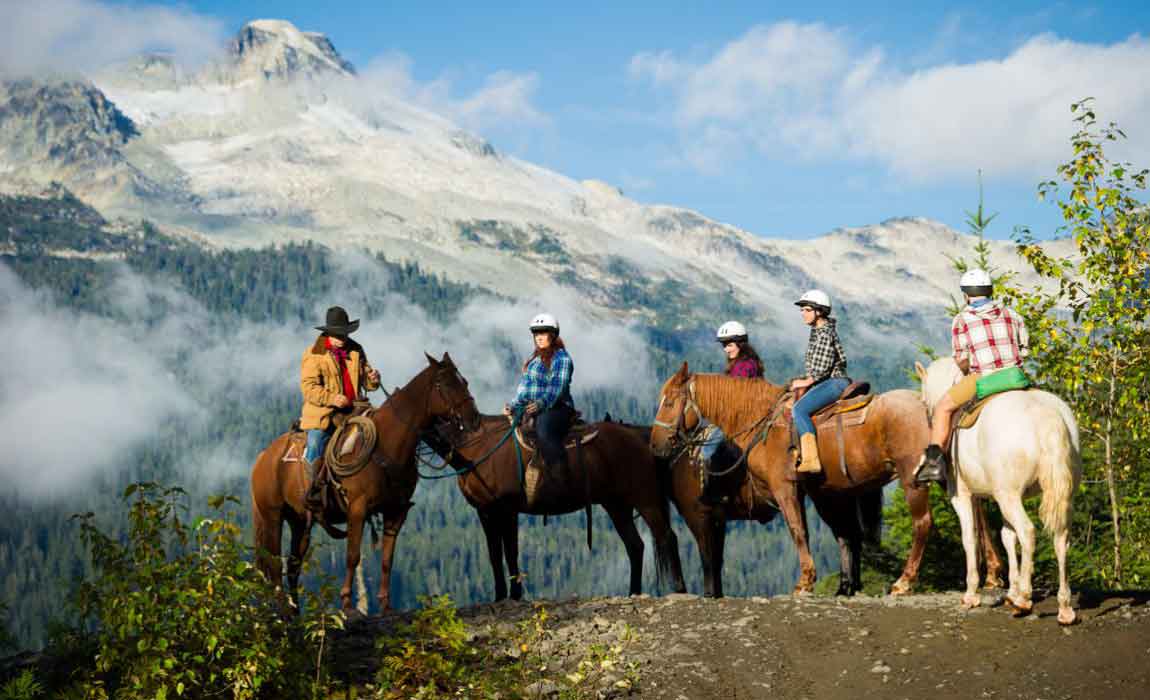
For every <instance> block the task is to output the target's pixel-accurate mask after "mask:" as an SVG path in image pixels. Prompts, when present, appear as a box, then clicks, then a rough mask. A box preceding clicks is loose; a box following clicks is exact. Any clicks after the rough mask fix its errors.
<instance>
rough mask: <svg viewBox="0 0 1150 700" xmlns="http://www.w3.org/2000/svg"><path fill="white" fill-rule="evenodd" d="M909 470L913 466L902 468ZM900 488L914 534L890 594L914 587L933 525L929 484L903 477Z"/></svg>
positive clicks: (896, 593)
mask: <svg viewBox="0 0 1150 700" xmlns="http://www.w3.org/2000/svg"><path fill="white" fill-rule="evenodd" d="M911 472H913V468H911V469H910V470H905V469H904V470H903V473H906V474H909V473H911ZM902 489H903V493H904V494H905V495H906V505H907V508H908V510H910V518H911V522H912V523H913V528H914V536H913V539H912V541H911V545H910V551H909V552H908V553H907V555H906V564H905V565H904V566H903V569H902V575H901V576H899V577H898V580H897V581H895V582H894V585H892V586H891V587H890V594H891V595H906V594H908V593H910V592H911V590H912V589H913V588H914V584H915V582H916V581H918V570H919V567H921V566H922V555H923V554H924V553H925V552H926V541H927V539H928V538H929V537H930V529H931V528H932V527H933V526H934V520H933V516H931V514H930V485H929V484H924V485H920V486H916V485H915V484H914V481H913V480H912V479H909V478H904V479H903V482H902Z"/></svg>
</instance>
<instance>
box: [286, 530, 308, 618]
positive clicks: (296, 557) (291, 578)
mask: <svg viewBox="0 0 1150 700" xmlns="http://www.w3.org/2000/svg"><path fill="white" fill-rule="evenodd" d="M287 521H288V527H290V528H291V550H290V551H289V552H288V563H287V579H288V593H289V594H290V595H291V599H292V603H293V604H294V605H295V606H296V608H297V609H298V608H299V573H300V570H301V569H302V568H303V562H304V559H305V558H306V557H307V550H308V549H309V548H310V547H311V527H309V523H308V522H307V519H306V518H301V517H300V516H297V515H292V516H291V517H289V518H288V519H287Z"/></svg>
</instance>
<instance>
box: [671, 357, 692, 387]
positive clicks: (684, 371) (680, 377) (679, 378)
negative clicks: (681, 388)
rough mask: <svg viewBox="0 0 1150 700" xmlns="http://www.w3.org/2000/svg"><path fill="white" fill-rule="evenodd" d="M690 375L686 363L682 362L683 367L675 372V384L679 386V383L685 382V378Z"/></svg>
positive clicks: (689, 369)
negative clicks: (677, 383)
mask: <svg viewBox="0 0 1150 700" xmlns="http://www.w3.org/2000/svg"><path fill="white" fill-rule="evenodd" d="M690 374H691V368H690V367H688V366H687V361H686V360H683V366H682V367H680V368H679V371H678V372H675V377H674V379H675V381H676V382H679V383H680V384H681V383H683V382H685V381H687V377H688V376H690Z"/></svg>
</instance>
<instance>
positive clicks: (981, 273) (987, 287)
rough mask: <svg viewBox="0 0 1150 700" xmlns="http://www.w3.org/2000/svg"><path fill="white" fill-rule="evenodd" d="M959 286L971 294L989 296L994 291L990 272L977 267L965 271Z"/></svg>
mask: <svg viewBox="0 0 1150 700" xmlns="http://www.w3.org/2000/svg"><path fill="white" fill-rule="evenodd" d="M958 287H959V289H961V290H962V291H963V293H964V294H967V295H969V296H972V297H988V296H990V293H991V292H992V291H994V282H993V281H991V279H990V273H988V272H987V271H986V270H980V269H978V268H977V267H976V268H973V269H970V270H967V271H966V272H964V273H963V275H962V279H960V280H959V281H958Z"/></svg>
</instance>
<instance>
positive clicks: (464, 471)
mask: <svg viewBox="0 0 1150 700" xmlns="http://www.w3.org/2000/svg"><path fill="white" fill-rule="evenodd" d="M517 427H519V416H514V417H513V418H512V419H511V426H510V427H509V428H508V429H507V432H506V433H504V434H503V437H501V438H499V442H497V443H495V446H494V447H492V448H491V449H490V450H488V451H487V453H486V454H484V455H483V456H482V457H480V458H479V459H477V460H475V461H470V460H469V463H468V465H467V466H466V467H464V468H463V469H455V470H452V471H451V472H448V473H445V474H424V473H423V472H419V477H420V478H421V479H450V478H451V477H457V476H463V475H464V474H470V473H471V472H473V471H475V470H476V469H477V468H478V467H479V465H481V464H483V463H484V462H486V461H487V460H488V459H490V458H491V456H492V455H494V454H495V453H496V452H497V451H498V450H499V448H500V447H503V445H504V443H506V442H507V441H508V440H509V439H510V438H511V436H512V435H514V434H515V429H516V428H517ZM480 432H481V433H482V435H486V432H485V431H480ZM482 435H481V436H479V437H476V438H474V439H473V440H471V441H469V442H465V443H461V444H460V445H459V446H458V447H456V446H455V445H451V452H450V453H449V455H451V454H454V453H456V452H458V451H459V450H460V448H463V447H466V446H467V445H470V444H472V443H474V442H478V441H479V440H480V437H482ZM434 449H435V448H432V450H433V451H434ZM515 452H516V454H517V455H518V457H519V464H520V467H521V469H520V471H522V465H523V453H522V451H521V450H520V449H519V443H518V442H517V443H516V448H515ZM436 454H439V453H438V452H436ZM441 458H442V455H441ZM443 459H444V466H442V467H435V466H433V465H430V464H428V463H427V462H426V461H424V462H423V463H424V465H425V466H428V467H430V468H431V469H437V470H443V469H446V468H447V464H448V460H449V459H450V457H447V458H443ZM421 461H423V460H421Z"/></svg>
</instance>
